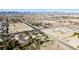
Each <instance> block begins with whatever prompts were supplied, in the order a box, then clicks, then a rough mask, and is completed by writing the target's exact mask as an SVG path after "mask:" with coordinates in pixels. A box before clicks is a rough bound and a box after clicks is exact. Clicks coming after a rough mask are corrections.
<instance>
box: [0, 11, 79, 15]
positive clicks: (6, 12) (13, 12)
mask: <svg viewBox="0 0 79 59" xmlns="http://www.w3.org/2000/svg"><path fill="white" fill-rule="evenodd" d="M6 14H56V15H73V14H74V15H79V13H66V12H17V11H2V12H0V15H6Z"/></svg>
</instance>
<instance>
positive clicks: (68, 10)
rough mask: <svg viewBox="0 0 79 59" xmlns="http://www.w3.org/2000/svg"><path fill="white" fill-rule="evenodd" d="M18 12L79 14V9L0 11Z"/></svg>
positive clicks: (4, 10)
mask: <svg viewBox="0 0 79 59" xmlns="http://www.w3.org/2000/svg"><path fill="white" fill-rule="evenodd" d="M1 11H2V12H7V11H17V12H66V13H79V9H0V12H1Z"/></svg>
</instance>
